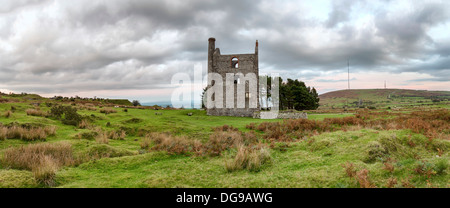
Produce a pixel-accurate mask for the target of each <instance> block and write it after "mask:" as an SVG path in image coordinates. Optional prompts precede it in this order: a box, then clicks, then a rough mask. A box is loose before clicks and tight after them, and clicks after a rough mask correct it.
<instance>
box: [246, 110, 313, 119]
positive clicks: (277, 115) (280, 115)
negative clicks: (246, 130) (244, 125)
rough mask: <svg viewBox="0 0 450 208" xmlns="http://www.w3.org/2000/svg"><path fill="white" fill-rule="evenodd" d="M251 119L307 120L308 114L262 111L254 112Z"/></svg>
mask: <svg viewBox="0 0 450 208" xmlns="http://www.w3.org/2000/svg"><path fill="white" fill-rule="evenodd" d="M253 118H260V119H300V118H303V119H308V114H307V113H305V112H283V111H279V112H271V111H262V112H255V113H254V114H253Z"/></svg>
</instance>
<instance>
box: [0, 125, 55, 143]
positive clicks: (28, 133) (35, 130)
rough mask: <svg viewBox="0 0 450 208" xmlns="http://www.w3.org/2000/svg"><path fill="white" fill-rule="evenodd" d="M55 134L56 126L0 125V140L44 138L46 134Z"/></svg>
mask: <svg viewBox="0 0 450 208" xmlns="http://www.w3.org/2000/svg"><path fill="white" fill-rule="evenodd" d="M55 134H56V126H46V127H30V128H25V127H21V126H10V127H7V126H1V127H0V140H4V139H22V140H26V141H35V140H45V139H46V138H47V137H48V136H52V135H55Z"/></svg>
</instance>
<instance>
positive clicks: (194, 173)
mask: <svg viewBox="0 0 450 208" xmlns="http://www.w3.org/2000/svg"><path fill="white" fill-rule="evenodd" d="M2 99H5V100H6V101H5V102H3V103H0V113H1V115H0V123H2V124H3V125H8V124H11V123H14V122H17V124H26V123H28V124H31V125H33V124H35V125H41V126H56V133H55V134H54V135H51V136H48V137H47V138H46V139H45V141H43V140H38V141H25V140H24V139H19V138H8V139H4V140H0V162H3V159H2V158H4V155H5V152H6V151H7V150H8V149H9V150H11V149H14V148H16V149H17V148H19V147H21V146H26V145H30V144H39V143H55V144H58V143H61V142H68V143H69V144H70V146H71V149H72V150H73V152H74V154H75V155H85V154H86V153H90V152H92V151H93V150H95V151H97V153H98V152H99V153H107V154H105V155H107V156H103V157H99V158H90V159H89V160H86V161H83V162H81V163H78V164H75V165H64V166H62V167H60V168H58V169H57V171H56V172H55V175H52V184H51V185H48V184H46V183H43V182H42V181H40V180H38V179H37V178H36V177H35V175H34V172H33V171H30V170H27V169H24V168H12V167H9V166H7V165H5V164H1V165H0V187H340V188H342V187H362V186H363V185H361V184H362V183H363V182H361V180H367V181H370V184H372V185H373V186H376V187H388V185H387V184H388V183H389V181H390V180H394V179H395V181H398V182H397V183H395V184H394V185H392V186H391V187H449V184H450V177H449V175H448V173H447V172H448V161H449V159H450V155H449V153H448V150H450V142H449V140H446V139H437V138H436V139H434V140H433V141H432V142H431V140H430V139H429V137H427V135H425V133H421V132H415V131H413V130H412V129H404V128H403V129H398V130H385V129H380V128H378V127H376V125H373V126H371V127H370V128H369V127H365V126H363V127H361V126H358V125H348V126H347V125H346V126H339V125H335V128H334V130H326V131H323V132H321V131H306V130H305V131H301V130H298V132H296V133H298V135H301V137H300V136H298V137H297V136H294V135H291V134H290V132H284V133H285V134H286V136H285V137H284V138H285V139H284V140H274V139H270V138H268V137H267V136H266V135H268V134H269V133H270V132H265V131H261V130H257V129H256V130H255V129H253V130H252V129H250V128H248V127H247V125H248V124H251V123H255V124H254V125H256V126H258V124H260V123H263V122H282V121H281V120H260V119H253V118H239V117H217V116H207V115H206V112H205V111H203V110H153V109H137V108H131V107H129V108H114V107H107V106H106V104H104V103H103V104H99V106H94V107H93V106H90V107H89V108H88V107H86V106H85V104H80V103H78V102H62V101H61V102H60V101H54V100H49V99H44V98H39V97H36V98H35V99H33V100H30V99H28V98H24V97H20V96H19V97H17V96H16V97H11V96H8V95H4V96H2ZM36 102H40V104H39V107H38V108H39V110H40V111H42V112H48V111H51V108H52V107H48V106H47V105H46V103H52V106H55V105H57V104H62V105H65V106H72V107H74V108H75V107H76V108H79V110H78V113H79V114H80V115H82V116H83V118H84V119H85V120H89V125H90V127H89V128H84V129H82V128H80V126H73V125H66V124H63V123H62V122H61V120H58V119H56V118H53V117H51V116H50V117H45V116H31V115H27V113H26V110H27V109H37V107H36V106H34V105H33V103H36ZM12 109H14V110H12ZM102 109H112V110H115V111H116V112H115V113H110V114H105V113H101V112H100V111H101V110H102ZM124 109H127V112H125V111H124ZM8 112H10V114H9V115H7V114H8ZM446 112H447V113H448V111H446ZM188 113H192V114H193V115H192V116H188V115H187V114H188ZM354 116H355V115H354V114H340V113H336V114H309V120H316V121H317V122H322V121H324V120H325V119H326V118H335V119H340V118H344V117H354ZM393 117H395V116H393ZM87 118H89V119H87ZM445 122H446V123H445V125H448V124H449V123H448V121H445ZM224 125H228V126H233V127H236V128H238V130H239V131H240V132H244V133H245V132H253V133H254V134H255V135H256V137H257V140H258V142H259V144H260V145H266V146H267V147H270V148H269V154H270V160H269V161H268V162H265V163H264V164H262V165H261V167H260V168H259V169H257V170H256V171H252V170H248V169H242V170H236V171H229V170H227V168H226V166H225V163H226V162H227V161H230V160H233V158H235V157H236V154H238V153H237V149H236V148H234V147H232V148H228V149H226V150H225V151H223V152H222V153H221V154H220V155H218V156H210V155H195V154H174V153H173V152H166V151H160V150H155V149H152V148H151V147H152V146H153V145H155V144H150V148H142V146H141V143H142V142H143V140H144V137H145V135H146V134H148V133H151V132H166V133H168V134H170V135H173V136H174V137H183V136H185V137H186V138H188V139H190V140H198V141H200V142H201V143H203V144H206V143H208V141H209V139H210V136H211V134H213V133H214V130H213V128H214V127H220V126H224ZM94 129H97V131H104V132H108V131H118V130H123V131H124V132H126V136H124V138H122V139H109V140H108V141H109V142H108V143H107V144H101V142H99V141H98V140H97V139H95V138H84V137H79V135H82V134H83V133H89V132H93V131H94ZM99 129H100V130H99ZM441 133H442V132H441ZM448 135H449V132H448V130H447V131H444V132H443V134H440V135H439V136H440V137H444V138H447V137H448ZM286 138H288V140H286ZM392 139H394V140H392ZM411 142H413V144H414V145H407V143H408V144H411ZM377 145H379V146H380V145H382V146H383V148H385V149H386V151H387V149H389V158H390V159H392V160H388V159H386V158H387V156H386V155H387V154H388V153H383V155H381V156H380V155H378V152H376V151H379V149H377V148H379V146H377ZM436 147H439V148H436ZM374 148H375V149H374ZM437 149H439V150H437ZM374 151H375V153H374ZM385 156H386V157H385ZM368 158H369V159H368ZM385 163H388V164H390V165H392V166H393V170H386V168H385V166H386V164H385ZM345 164H352V167H354V172H355V173H356V172H357V173H358V174H357V176H354V177H349V175H348V174H346V170H349V171H351V170H353V169H352V168H347V169H346V168H345ZM418 167H420V168H421V169H420V170H419V171H417V168H418ZM361 170H367V171H368V175H367V174H366V175H364V174H362V176H361V175H359V173H363V172H361ZM422 170H423V171H422ZM358 177H359V178H358Z"/></svg>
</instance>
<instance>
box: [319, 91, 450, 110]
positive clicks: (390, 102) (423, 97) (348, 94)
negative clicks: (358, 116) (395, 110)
mask: <svg viewBox="0 0 450 208" xmlns="http://www.w3.org/2000/svg"><path fill="white" fill-rule="evenodd" d="M319 98H320V105H321V108H342V107H344V106H348V107H350V108H358V107H378V108H380V107H396V106H405V105H414V106H417V105H431V104H434V105H448V104H449V102H448V101H449V100H450V91H427V90H406V89H355V90H339V91H333V92H328V93H324V94H322V95H319Z"/></svg>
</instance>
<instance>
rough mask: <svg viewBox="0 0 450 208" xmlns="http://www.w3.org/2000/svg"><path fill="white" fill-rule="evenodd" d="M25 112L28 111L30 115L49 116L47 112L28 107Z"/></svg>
mask: <svg viewBox="0 0 450 208" xmlns="http://www.w3.org/2000/svg"><path fill="white" fill-rule="evenodd" d="M25 112H26V113H27V115H28V116H40V117H45V116H47V113H46V112H43V111H41V110H40V109H27V110H26V111H25Z"/></svg>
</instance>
